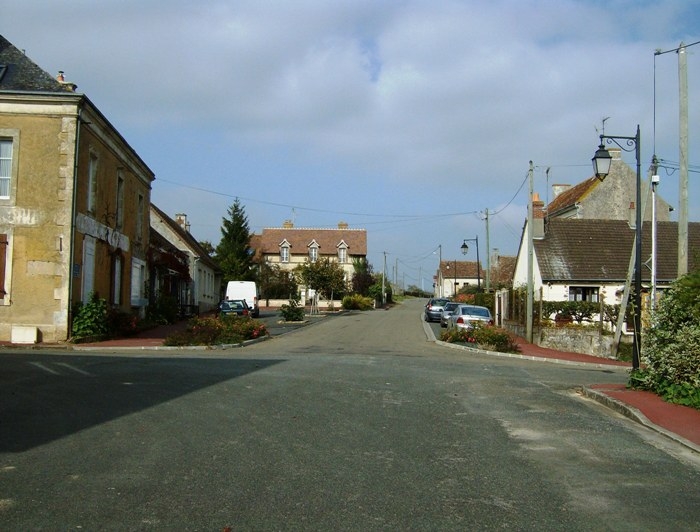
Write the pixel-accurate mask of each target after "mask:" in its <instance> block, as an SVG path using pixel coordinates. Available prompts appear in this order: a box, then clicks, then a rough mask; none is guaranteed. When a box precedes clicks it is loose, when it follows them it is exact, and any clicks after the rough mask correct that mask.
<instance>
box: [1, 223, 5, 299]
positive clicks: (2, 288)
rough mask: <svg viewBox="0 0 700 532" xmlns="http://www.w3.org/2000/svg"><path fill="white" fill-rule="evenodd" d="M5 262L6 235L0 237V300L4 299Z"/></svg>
mask: <svg viewBox="0 0 700 532" xmlns="http://www.w3.org/2000/svg"><path fill="white" fill-rule="evenodd" d="M6 260H7V235H6V234H1V235H0V300H1V299H5V294H6V293H7V292H5V261H6Z"/></svg>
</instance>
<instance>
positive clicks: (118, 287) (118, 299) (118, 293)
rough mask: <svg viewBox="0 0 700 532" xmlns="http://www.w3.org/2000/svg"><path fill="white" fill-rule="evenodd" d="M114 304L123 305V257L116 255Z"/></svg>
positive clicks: (113, 268) (113, 285) (113, 281)
mask: <svg viewBox="0 0 700 532" xmlns="http://www.w3.org/2000/svg"><path fill="white" fill-rule="evenodd" d="M112 303H113V304H114V305H121V303H122V257H121V255H119V254H117V255H114V259H113V262H112Z"/></svg>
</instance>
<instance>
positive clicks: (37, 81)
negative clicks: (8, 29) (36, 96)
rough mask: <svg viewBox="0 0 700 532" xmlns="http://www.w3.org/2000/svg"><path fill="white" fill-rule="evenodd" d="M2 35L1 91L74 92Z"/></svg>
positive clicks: (70, 85)
mask: <svg viewBox="0 0 700 532" xmlns="http://www.w3.org/2000/svg"><path fill="white" fill-rule="evenodd" d="M74 88H75V86H74V85H72V84H64V83H60V82H59V81H58V80H57V79H56V78H54V77H53V76H52V75H51V74H49V73H48V72H45V71H44V70H42V69H41V68H40V67H39V66H38V65H37V64H36V63H34V61H32V60H31V59H29V58H28V57H27V56H26V55H25V54H24V53H23V52H22V51H21V50H19V49H17V48H16V47H15V46H14V45H13V44H12V43H10V42H9V41H8V40H7V39H5V38H4V37H3V36H2V35H0V91H30V92H58V93H63V92H73V89H74Z"/></svg>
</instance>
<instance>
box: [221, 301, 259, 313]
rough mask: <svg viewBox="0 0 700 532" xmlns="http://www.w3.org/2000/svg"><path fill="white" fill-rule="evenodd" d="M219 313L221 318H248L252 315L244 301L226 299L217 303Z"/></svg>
mask: <svg viewBox="0 0 700 532" xmlns="http://www.w3.org/2000/svg"><path fill="white" fill-rule="evenodd" d="M219 313H220V315H222V316H229V315H232V314H235V315H236V316H250V315H251V314H252V312H251V309H250V307H249V306H248V303H246V300H245V299H226V300H224V301H222V302H221V303H219Z"/></svg>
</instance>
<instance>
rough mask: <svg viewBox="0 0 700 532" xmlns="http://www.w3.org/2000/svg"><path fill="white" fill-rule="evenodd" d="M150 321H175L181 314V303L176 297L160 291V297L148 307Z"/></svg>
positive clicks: (161, 322) (164, 322) (165, 322)
mask: <svg viewBox="0 0 700 532" xmlns="http://www.w3.org/2000/svg"><path fill="white" fill-rule="evenodd" d="M146 312H147V313H148V321H150V322H152V323H160V324H163V325H165V324H168V323H175V322H176V321H177V320H178V317H179V314H180V305H179V304H178V302H177V299H175V297H173V296H171V295H168V294H164V293H160V294H158V297H157V298H156V299H155V301H153V302H152V303H151V304H149V305H148V308H147V309H146Z"/></svg>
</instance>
